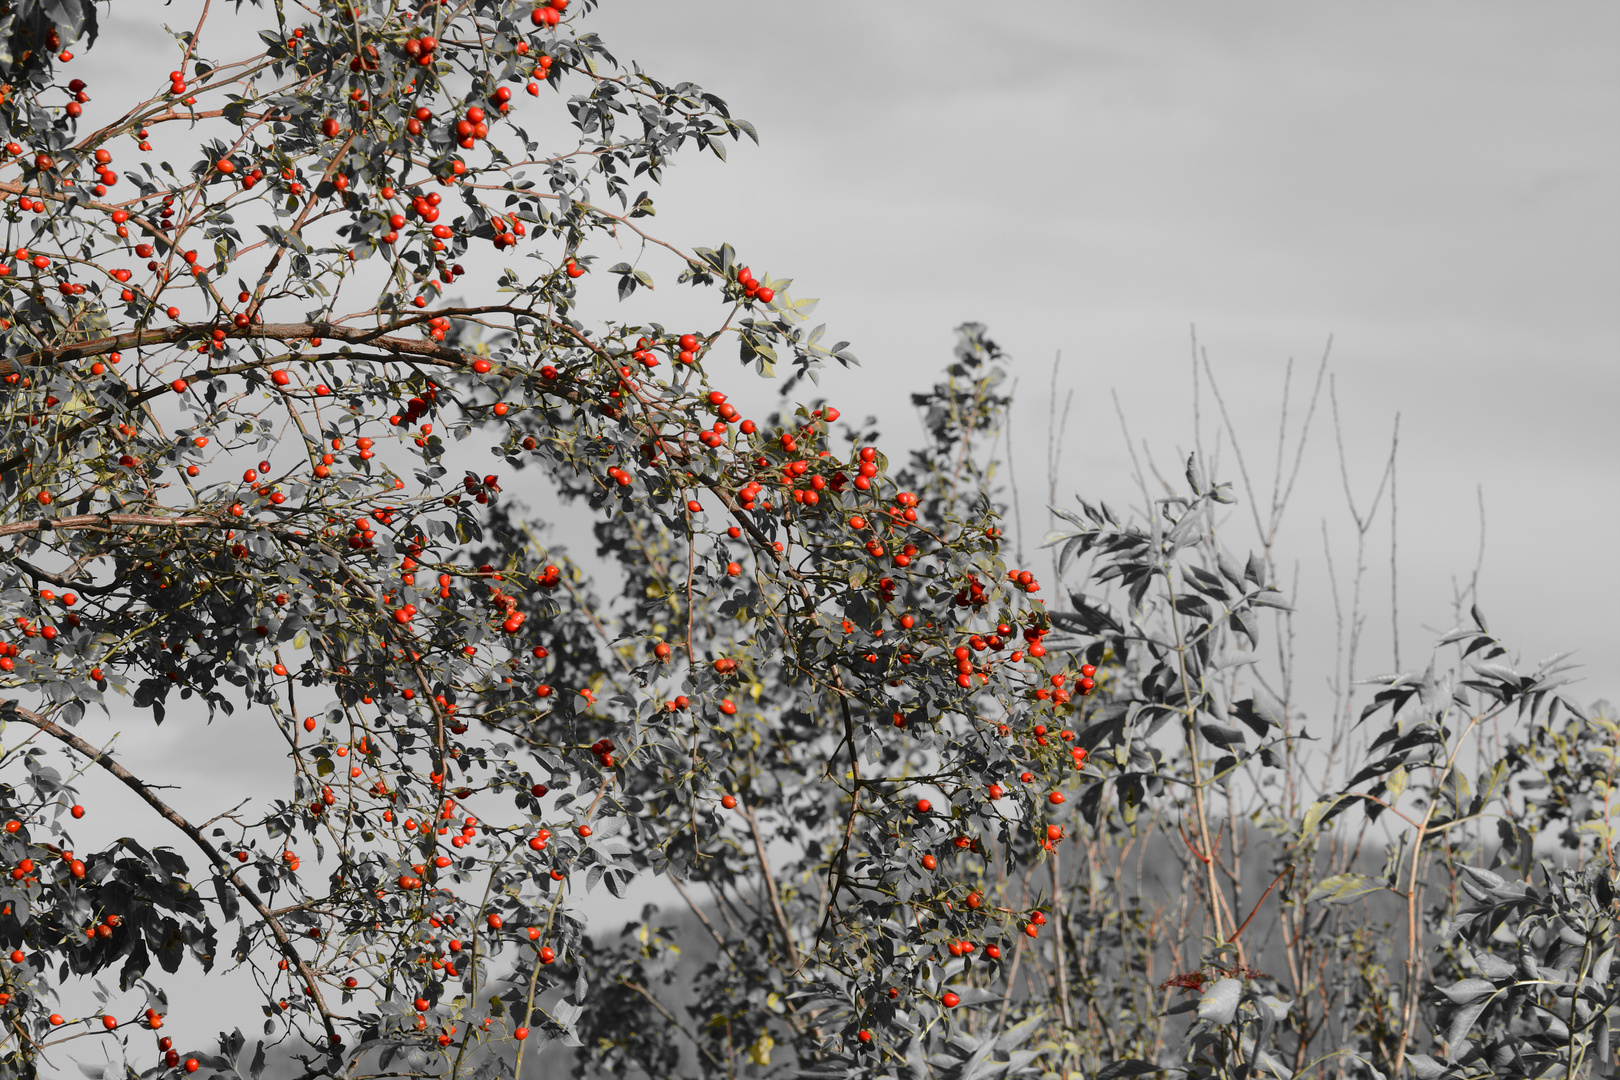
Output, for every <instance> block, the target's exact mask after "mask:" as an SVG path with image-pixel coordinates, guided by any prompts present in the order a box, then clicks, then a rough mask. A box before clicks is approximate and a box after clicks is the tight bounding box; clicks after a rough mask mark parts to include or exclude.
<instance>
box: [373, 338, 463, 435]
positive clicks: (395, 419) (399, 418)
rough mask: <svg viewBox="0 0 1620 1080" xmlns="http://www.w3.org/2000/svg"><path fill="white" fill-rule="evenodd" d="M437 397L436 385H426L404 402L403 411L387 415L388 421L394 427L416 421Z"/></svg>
mask: <svg viewBox="0 0 1620 1080" xmlns="http://www.w3.org/2000/svg"><path fill="white" fill-rule="evenodd" d="M438 321H439V320H437V319H435V320H433V322H434V323H437V322H438ZM445 322H447V323H448V322H449V320H448V319H447V320H445ZM430 325H431V324H430ZM437 397H438V389H437V387H432V386H430V387H428V388H427V389H426V390H424V391H422V393H421V395H420V396H418V397H413V398H411V399H410V400H409V401H407V402H406V403H405V409H404V411H403V412H398V413H395V414H394V415H393V416H391V417H389V418H388V422H389V423H390V424H392V425H393V426H394V427H399V426H401V425H409V424H414V423H416V421H417V419H418V418H420V417H421V416H423V415H424V414H426V412H427V411H428V409H429V407H430V406H432V405H433V403H434V401H435V400H436V399H437Z"/></svg>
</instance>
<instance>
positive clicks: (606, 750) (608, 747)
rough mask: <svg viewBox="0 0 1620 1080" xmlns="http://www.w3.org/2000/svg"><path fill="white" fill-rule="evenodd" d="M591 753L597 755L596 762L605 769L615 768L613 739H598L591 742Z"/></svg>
mask: <svg viewBox="0 0 1620 1080" xmlns="http://www.w3.org/2000/svg"><path fill="white" fill-rule="evenodd" d="M591 753H593V754H595V755H596V762H597V764H598V765H600V766H602V768H604V769H611V768H613V740H612V739H597V740H596V741H595V742H594V743H592V744H591Z"/></svg>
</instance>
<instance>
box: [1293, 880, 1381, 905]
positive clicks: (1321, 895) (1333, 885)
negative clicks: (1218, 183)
mask: <svg viewBox="0 0 1620 1080" xmlns="http://www.w3.org/2000/svg"><path fill="white" fill-rule="evenodd" d="M1383 888H1384V882H1383V881H1382V880H1380V879H1378V878H1370V877H1364V876H1363V875H1361V874H1334V875H1333V876H1332V877H1327V878H1323V879H1322V880H1321V881H1319V882H1317V883H1316V888H1314V889H1312V890H1311V894H1310V895H1309V896H1307V897H1306V898H1305V902H1306V903H1313V902H1315V901H1318V900H1320V901H1325V902H1327V903H1329V904H1347V903H1349V902H1350V901H1352V900H1354V899H1356V898H1358V897H1361V896H1366V895H1367V894H1368V893H1375V892H1379V891H1380V890H1382V889H1383Z"/></svg>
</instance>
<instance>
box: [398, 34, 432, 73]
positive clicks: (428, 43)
mask: <svg viewBox="0 0 1620 1080" xmlns="http://www.w3.org/2000/svg"><path fill="white" fill-rule="evenodd" d="M438 47H439V39H438V38H436V37H434V36H433V35H432V34H423V35H422V36H421V37H414V38H411V39H410V40H409V41H407V42H405V46H404V48H405V55H406V56H409V57H410V58H411V59H412V60H415V61H416V62H417V63H418V64H420V65H421V66H422V67H427V66H428V65H429V64H431V63H433V50H435V49H437V48H438Z"/></svg>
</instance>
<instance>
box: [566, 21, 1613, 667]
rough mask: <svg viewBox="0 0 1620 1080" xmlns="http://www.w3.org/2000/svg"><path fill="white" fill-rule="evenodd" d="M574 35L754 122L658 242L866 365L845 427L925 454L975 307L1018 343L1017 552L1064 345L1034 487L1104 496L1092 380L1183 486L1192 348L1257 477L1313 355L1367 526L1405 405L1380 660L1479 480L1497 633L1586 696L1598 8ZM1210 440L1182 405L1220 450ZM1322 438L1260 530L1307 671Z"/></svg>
mask: <svg viewBox="0 0 1620 1080" xmlns="http://www.w3.org/2000/svg"><path fill="white" fill-rule="evenodd" d="M594 21H595V23H596V25H597V26H598V28H599V31H600V32H601V33H602V35H603V37H604V38H605V40H606V41H608V42H609V43H610V45H612V46H613V47H614V48H615V50H616V52H617V53H618V55H620V56H621V57H634V58H637V59H638V60H641V61H642V62H643V64H644V65H645V66H647V67H648V68H649V69H650V70H652V71H654V72H656V73H660V74H662V73H671V74H676V75H679V76H682V77H689V78H692V79H694V80H695V81H697V82H699V83H701V84H703V85H704V86H706V87H708V88H710V89H712V90H714V91H715V92H716V93H718V94H720V95H721V96H722V97H723V98H725V99H726V100H727V101H728V102H729V103H730V104H731V106H732V108H733V111H734V113H735V114H736V115H739V116H742V117H745V118H747V119H749V120H750V121H752V122H753V123H754V124H755V125H756V127H757V128H758V129H759V131H760V135H761V140H762V145H761V146H760V147H758V148H755V147H752V146H751V145H749V146H744V147H741V148H738V149H736V150H735V151H734V152H733V153H732V155H731V161H730V163H729V164H727V165H724V166H722V165H721V164H720V163H719V162H716V161H713V160H712V159H708V160H701V161H696V162H692V163H689V164H687V165H683V166H682V167H681V168H678V169H675V170H672V171H671V175H670V180H669V182H668V183H667V184H666V185H665V191H664V192H663V197H662V199H661V200H660V202H659V206H660V208H661V209H660V211H659V216H658V218H657V221H656V225H657V227H658V228H659V229H660V230H662V234H663V235H665V236H680V237H681V238H682V239H687V240H690V241H693V242H704V243H711V244H712V243H715V242H717V241H719V240H720V239H726V240H729V241H731V242H732V243H733V244H735V245H736V246H737V247H738V249H739V251H740V252H741V253H742V254H743V255H744V256H745V257H747V258H751V259H753V260H754V262H755V265H756V266H757V265H760V264H764V265H766V266H767V267H768V268H769V270H770V271H771V272H772V273H782V274H788V275H790V276H792V277H794V278H795V292H796V293H799V294H803V295H811V296H819V297H821V299H822V306H821V308H820V309H819V310H818V311H817V313H816V318H817V319H818V320H820V319H825V320H826V321H827V322H828V324H829V327H830V329H829V332H830V333H834V334H836V335H837V336H838V337H840V338H848V339H849V340H851V341H852V342H853V343H854V349H855V351H856V352H857V354H858V355H859V356H860V357H861V358H862V360H863V361H864V364H865V366H864V367H863V368H861V369H859V371H858V372H856V373H853V374H843V373H835V374H834V375H832V376H830V377H828V378H827V379H826V380H825V381H824V384H823V385H824V387H826V389H827V392H828V394H829V396H830V397H831V398H832V400H834V402H835V403H847V404H845V405H844V407H845V408H846V409H849V411H861V412H864V411H866V410H867V409H876V410H877V411H878V412H879V414H880V415H881V416H882V417H883V418H884V419H885V420H886V421H887V422H886V424H885V425H884V429H885V431H887V432H889V433H890V434H891V437H894V436H898V437H900V438H902V439H904V440H914V439H915V438H916V436H917V433H918V430H919V429H918V427H917V426H916V423H915V421H914V420H913V419H912V417H911V416H910V415H909V409H908V408H907V407H906V405H905V398H904V394H905V393H906V392H907V391H909V390H910V389H911V388H913V387H914V386H916V385H917V384H918V383H919V382H920V381H922V380H924V379H928V378H931V377H932V376H933V375H934V373H935V372H937V371H938V369H939V367H940V365H941V364H942V362H943V361H944V360H945V358H946V357H947V356H948V351H949V347H950V343H951V340H952V335H951V329H952V327H954V326H955V325H956V324H958V323H959V322H962V321H964V320H969V319H972V320H979V321H983V322H986V323H988V324H989V327H990V329H991V333H992V335H993V336H994V337H995V338H996V339H997V340H998V341H1000V343H1001V344H1002V345H1003V346H1004V347H1006V348H1007V349H1009V350H1010V351H1011V352H1012V353H1013V354H1014V355H1015V356H1016V357H1017V358H1018V360H1019V361H1020V363H1019V368H1020V370H1021V373H1022V378H1023V384H1022V391H1023V397H1022V401H1021V403H1020V407H1019V410H1018V414H1017V418H1018V423H1017V425H1016V427H1015V443H1014V451H1015V454H1016V455H1018V457H1017V460H1018V462H1019V472H1020V475H1021V477H1022V478H1023V487H1022V496H1023V503H1024V505H1023V512H1024V520H1025V525H1026V531H1027V532H1029V533H1030V534H1031V535H1032V536H1035V535H1038V534H1039V532H1040V530H1041V529H1042V528H1043V527H1044V517H1045V515H1044V513H1043V512H1042V505H1043V499H1042V498H1041V485H1040V474H1041V472H1042V465H1041V461H1042V453H1043V450H1044V442H1045V429H1046V411H1047V394H1046V384H1047V378H1048V372H1049V367H1050V364H1051V361H1052V358H1053V356H1054V353H1056V352H1057V351H1058V350H1061V352H1062V365H1061V369H1060V372H1059V393H1060V394H1061V393H1063V392H1064V391H1065V390H1066V389H1068V388H1073V389H1075V390H1076V391H1077V401H1078V402H1080V403H1081V404H1080V408H1081V409H1082V412H1081V413H1080V423H1079V425H1078V430H1079V434H1080V437H1079V438H1072V439H1071V441H1070V444H1069V447H1070V449H1069V453H1068V455H1067V457H1066V459H1065V467H1064V471H1063V480H1062V483H1061V484H1060V487H1059V490H1060V492H1073V491H1076V490H1078V491H1080V492H1082V493H1083V494H1085V495H1086V496H1087V497H1096V496H1101V497H1105V498H1108V499H1110V500H1111V501H1116V502H1120V503H1123V502H1127V501H1132V500H1131V491H1132V485H1131V483H1130V481H1129V479H1128V476H1129V471H1130V463H1129V460H1128V458H1127V457H1126V454H1125V452H1124V444H1123V440H1122V438H1121V436H1120V434H1119V426H1118V422H1117V420H1116V419H1115V417H1114V414H1113V409H1112V405H1111V402H1110V400H1109V392H1110V391H1111V390H1117V391H1118V393H1119V395H1120V398H1121V401H1122V403H1123V406H1124V409H1125V413H1126V416H1127V418H1128V419H1129V421H1130V423H1131V426H1132V430H1133V433H1134V434H1135V435H1136V437H1137V438H1138V440H1140V439H1142V438H1144V437H1145V438H1146V439H1147V440H1148V441H1149V442H1150V443H1151V444H1152V445H1153V446H1154V447H1155V450H1156V452H1157V454H1158V459H1159V461H1160V465H1161V468H1163V469H1164V470H1165V471H1166V472H1167V473H1169V474H1171V475H1175V474H1177V473H1179V470H1178V469H1176V468H1175V465H1176V461H1175V453H1174V451H1175V449H1176V448H1177V447H1186V448H1187V449H1190V448H1191V443H1192V437H1191V428H1192V393H1191V382H1190V363H1189V355H1190V350H1189V328H1190V327H1191V326H1193V325H1196V327H1197V331H1198V335H1199V338H1200V340H1201V341H1202V342H1203V344H1204V346H1205V347H1206V349H1207V350H1208V353H1209V356H1210V360H1211V363H1212V364H1213V366H1214V368H1215V371H1216V374H1217V377H1218V378H1219V379H1221V381H1222V388H1223V390H1224V393H1225V395H1226V398H1227V402H1228V404H1229V405H1230V406H1231V407H1232V410H1233V414H1234V420H1235V422H1236V424H1237V426H1238V429H1239V431H1240V432H1244V433H1246V439H1245V448H1246V453H1247V455H1248V461H1249V466H1250V469H1251V472H1252V473H1254V474H1259V475H1256V482H1257V484H1261V481H1260V475H1263V476H1265V477H1267V478H1269V475H1270V472H1271V467H1272V462H1273V460H1274V456H1275V445H1276V423H1277V417H1278V402H1279V400H1280V397H1281V384H1282V373H1283V368H1284V365H1285V363H1286V361H1287V360H1288V358H1289V357H1294V358H1296V360H1297V361H1298V364H1297V366H1296V370H1295V392H1296V399H1295V400H1296V406H1295V413H1294V414H1293V415H1294V416H1295V417H1296V419H1297V417H1298V416H1299V413H1300V409H1299V404H1298V403H1299V401H1300V398H1299V397H1298V396H1297V395H1298V394H1299V391H1300V389H1301V384H1302V382H1303V381H1306V380H1307V379H1308V376H1309V374H1310V373H1311V372H1313V371H1314V368H1315V363H1316V360H1317V358H1318V357H1319V356H1320V354H1321V352H1322V350H1323V346H1324V344H1325V342H1326V340H1327V338H1328V336H1329V335H1330V334H1331V335H1333V337H1334V339H1335V346H1334V351H1333V361H1332V363H1331V365H1330V368H1329V370H1330V371H1331V372H1334V373H1335V374H1336V376H1337V385H1338V392H1339V399H1340V407H1341V416H1342V418H1343V421H1344V424H1345V441H1346V449H1347V456H1348V459H1349V462H1350V468H1351V476H1352V480H1353V483H1355V484H1356V486H1357V491H1358V498H1359V499H1361V500H1362V502H1363V503H1364V502H1365V501H1366V499H1367V498H1368V497H1369V495H1370V493H1371V489H1372V486H1373V485H1374V484H1375V483H1376V480H1377V477H1378V474H1379V472H1380V471H1381V469H1382V465H1383V461H1384V458H1385V456H1386V455H1387V453H1388V440H1389V435H1390V431H1391V426H1392V423H1393V419H1394V414H1395V412H1396V411H1400V412H1401V413H1402V422H1401V423H1402V452H1401V458H1400V473H1399V479H1400V507H1399V511H1400V536H1399V541H1400V562H1399V568H1400V581H1401V615H1402V626H1401V631H1402V647H1403V654H1404V655H1403V660H1404V661H1405V664H1404V666H1406V667H1412V666H1413V665H1414V664H1417V663H1419V655H1420V654H1419V652H1418V649H1419V647H1420V646H1424V645H1425V644H1426V642H1427V640H1428V639H1429V638H1431V637H1432V636H1433V635H1432V634H1430V633H1429V632H1428V631H1426V630H1425V629H1424V628H1425V627H1429V628H1433V629H1437V630H1442V631H1443V630H1444V629H1447V628H1449V626H1450V625H1451V598H1452V595H1453V592H1452V580H1453V578H1454V577H1455V578H1460V579H1461V580H1463V581H1464V582H1466V580H1467V579H1468V578H1469V576H1470V575H1471V573H1472V569H1473V566H1474V562H1475V558H1476V554H1477V549H1478V520H1479V514H1478V504H1477V499H1476V485H1478V486H1482V488H1483V494H1484V502H1485V507H1486V515H1487V533H1488V535H1487V543H1486V552H1485V560H1484V565H1483V569H1482V573H1481V576H1480V596H1481V601H1482V605H1483V608H1484V610H1485V612H1486V614H1487V615H1488V616H1489V618H1490V620H1491V626H1492V629H1493V630H1495V631H1497V632H1498V633H1499V634H1501V635H1502V636H1503V637H1504V638H1505V639H1506V640H1508V641H1509V642H1510V643H1517V644H1518V645H1519V646H1520V647H1522V649H1523V654H1524V656H1525V657H1526V658H1527V659H1529V660H1532V661H1533V660H1535V659H1537V658H1539V657H1542V656H1545V655H1547V654H1548V653H1551V652H1554V651H1558V650H1563V649H1571V648H1578V649H1579V650H1580V654H1579V658H1580V659H1581V660H1583V661H1584V662H1585V664H1586V670H1585V675H1586V678H1587V680H1588V683H1587V687H1586V692H1587V694H1588V695H1591V696H1596V695H1599V694H1601V695H1605V696H1608V697H1610V698H1613V697H1614V696H1615V694H1616V691H1617V689H1620V671H1617V663H1616V662H1617V661H1620V623H1617V620H1616V619H1615V617H1614V615H1613V614H1612V613H1613V612H1614V611H1615V610H1617V607H1620V571H1617V570H1616V569H1615V564H1614V560H1613V554H1614V551H1615V540H1614V538H1615V536H1616V535H1617V533H1620V428H1617V426H1616V424H1615V412H1616V407H1617V406H1620V138H1617V136H1616V133H1617V132H1620V6H1616V5H1613V4H1604V3H1596V2H1573V3H1554V4H1516V3H1467V4H1463V3H1424V4H1408V5H1397V4H1392V3H1386V4H1371V5H1352V4H1321V3H1316V4H1311V3H1307V4H1279V3H1210V4H1171V3H1000V4H995V5H986V4H982V3H946V2H933V3H909V4H901V3H890V4H873V3H838V2H832V3H820V4H815V5H802V4H754V5H742V4H735V3H682V4H663V3H625V4H609V5H607V6H606V7H604V9H603V10H602V12H601V13H600V16H599V17H598V18H596V19H595V20H594ZM1212 417H1213V409H1212V408H1211V403H1210V401H1209V398H1208V395H1207V391H1206V395H1205V398H1204V418H1205V423H1206V428H1205V434H1206V442H1211V443H1212V441H1213V439H1212V436H1211V430H1212V429H1211V428H1210V426H1209V424H1210V422H1211V418H1212ZM1322 419H1323V416H1322V415H1321V414H1319V415H1318V421H1321V420H1322ZM1074 430H1075V428H1074V427H1073V426H1071V431H1074ZM1331 451H1332V443H1331V429H1330V428H1329V427H1327V426H1326V425H1319V426H1318V428H1317V429H1316V431H1315V433H1314V436H1313V439H1312V442H1311V444H1310V446H1309V448H1308V450H1307V457H1306V464H1305V471H1304V473H1303V474H1302V479H1301V488H1302V490H1300V491H1299V493H1298V497H1297V498H1296V501H1295V505H1294V512H1293V514H1292V516H1291V518H1290V519H1289V520H1290V523H1291V525H1290V526H1288V527H1285V530H1284V533H1283V548H1284V550H1285V553H1288V554H1291V555H1292V556H1293V557H1298V558H1299V559H1300V560H1301V561H1302V563H1303V564H1304V565H1303V566H1302V571H1301V573H1302V582H1301V583H1302V588H1301V597H1300V602H1301V608H1302V611H1303V612H1305V613H1306V616H1307V618H1306V619H1304V620H1302V622H1313V623H1315V624H1316V626H1318V627H1321V626H1323V625H1325V626H1326V627H1327V635H1328V636H1327V637H1326V639H1325V643H1326V644H1327V645H1328V646H1329V647H1331V624H1332V615H1331V600H1330V598H1329V597H1328V595H1327V592H1326V582H1325V578H1321V579H1319V577H1318V574H1319V568H1320V566H1321V564H1322V557H1321V552H1322V540H1321V534H1322V522H1323V521H1324V520H1325V521H1326V524H1327V531H1328V533H1329V535H1330V536H1331V537H1332V538H1333V540H1334V543H1335V552H1334V555H1335V560H1336V565H1338V566H1339V568H1340V571H1341V573H1343V570H1344V567H1345V564H1346V562H1347V561H1348V560H1349V559H1351V557H1352V554H1351V551H1350V549H1349V544H1350V541H1351V529H1350V522H1349V517H1348V514H1347V513H1346V512H1345V509H1344V500H1343V496H1342V486H1341V482H1340V480H1339V476H1338V472H1337V465H1336V462H1335V460H1334V457H1333V454H1332V452H1331ZM1226 460H1227V462H1228V465H1229V466H1230V456H1229V455H1228V457H1227V459H1226ZM1223 472H1224V475H1225V478H1228V479H1236V476H1235V469H1233V468H1231V467H1228V468H1227V469H1225V470H1223ZM1261 486H1262V487H1264V488H1267V489H1269V482H1267V483H1264V484H1261ZM1134 501H1137V502H1139V501H1140V500H1139V498H1138V499H1136V500H1134ZM1244 521H1246V518H1244V519H1238V520H1234V522H1233V528H1232V529H1231V531H1230V533H1229V535H1230V536H1231V537H1232V540H1233V542H1234V543H1235V544H1243V543H1248V542H1250V541H1251V539H1252V536H1253V530H1252V527H1245V525H1244ZM1372 538H1373V543H1374V544H1375V547H1374V553H1373V561H1374V564H1375V565H1374V573H1373V574H1372V575H1371V576H1370V577H1369V579H1368V589H1369V592H1370V594H1371V596H1372V598H1373V607H1372V609H1371V614H1372V621H1371V623H1370V625H1369V628H1368V635H1369V645H1368V649H1369V658H1368V659H1366V660H1364V662H1363V664H1362V667H1361V670H1362V671H1363V672H1371V671H1374V670H1376V671H1383V670H1388V669H1389V668H1390V667H1391V664H1392V659H1391V657H1390V655H1389V644H1388V641H1389V633H1388V625H1389V608H1388V596H1389V582H1388V576H1387V566H1388V559H1389V552H1388V540H1389V532H1388V518H1387V516H1381V518H1380V522H1379V524H1378V525H1377V526H1375V527H1374V529H1373V532H1372ZM1026 546H1028V545H1026ZM1305 640H1306V641H1307V642H1310V643H1311V644H1314V645H1317V646H1320V645H1321V644H1323V643H1324V641H1323V639H1322V638H1321V637H1317V638H1316V639H1315V640H1314V642H1313V641H1311V639H1310V638H1309V637H1307V638H1306V639H1305Z"/></svg>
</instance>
